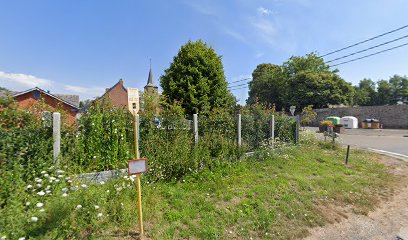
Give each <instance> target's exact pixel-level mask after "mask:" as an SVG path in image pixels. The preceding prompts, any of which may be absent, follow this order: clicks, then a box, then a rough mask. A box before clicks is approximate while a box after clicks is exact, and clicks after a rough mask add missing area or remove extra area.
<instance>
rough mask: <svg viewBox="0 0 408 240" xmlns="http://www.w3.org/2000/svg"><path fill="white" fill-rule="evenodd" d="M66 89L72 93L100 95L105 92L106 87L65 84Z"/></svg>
mask: <svg viewBox="0 0 408 240" xmlns="http://www.w3.org/2000/svg"><path fill="white" fill-rule="evenodd" d="M64 89H65V90H66V91H68V92H70V93H76V94H81V95H87V96H98V95H102V94H103V93H104V92H105V89H104V88H101V87H81V86H74V85H64Z"/></svg>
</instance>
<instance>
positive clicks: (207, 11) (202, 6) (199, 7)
mask: <svg viewBox="0 0 408 240" xmlns="http://www.w3.org/2000/svg"><path fill="white" fill-rule="evenodd" d="M185 3H186V4H187V5H189V6H190V7H191V8H192V9H194V10H195V11H197V12H199V13H201V14H204V15H209V16H215V15H217V12H216V10H215V9H214V8H213V7H212V6H211V5H210V3H209V2H207V3H203V2H201V1H191V0H190V1H186V2H185Z"/></svg>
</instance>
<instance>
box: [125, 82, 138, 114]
mask: <svg viewBox="0 0 408 240" xmlns="http://www.w3.org/2000/svg"><path fill="white" fill-rule="evenodd" d="M127 92H128V108H129V111H130V112H131V113H132V114H133V115H136V114H137V113H138V112H139V89H137V88H128V89H127Z"/></svg>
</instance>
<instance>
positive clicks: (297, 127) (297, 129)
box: [296, 115, 300, 144]
mask: <svg viewBox="0 0 408 240" xmlns="http://www.w3.org/2000/svg"><path fill="white" fill-rule="evenodd" d="M299 128H300V117H299V115H297V116H296V144H299Z"/></svg>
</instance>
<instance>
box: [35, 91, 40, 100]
mask: <svg viewBox="0 0 408 240" xmlns="http://www.w3.org/2000/svg"><path fill="white" fill-rule="evenodd" d="M33 98H35V99H39V98H41V93H40V92H38V91H34V92H33Z"/></svg>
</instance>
